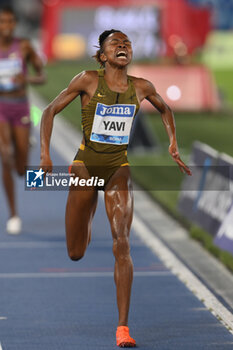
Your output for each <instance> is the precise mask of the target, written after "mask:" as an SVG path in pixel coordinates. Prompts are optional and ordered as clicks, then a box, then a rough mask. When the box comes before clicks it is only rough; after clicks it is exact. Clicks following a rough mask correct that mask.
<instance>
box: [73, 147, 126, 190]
mask: <svg viewBox="0 0 233 350" xmlns="http://www.w3.org/2000/svg"><path fill="white" fill-rule="evenodd" d="M74 162H79V163H84V164H85V166H86V168H87V170H88V173H89V175H90V177H98V178H99V179H103V180H104V186H103V187H102V188H100V189H102V190H104V188H105V186H106V185H107V183H108V181H109V179H110V178H111V176H112V175H113V174H114V173H115V172H116V170H117V169H118V168H120V167H121V166H127V165H129V163H128V159H127V151H121V152H116V153H99V152H95V151H94V150H92V149H91V148H89V147H87V146H84V145H82V144H81V145H80V148H79V150H78V152H77V154H76V156H75V158H74Z"/></svg>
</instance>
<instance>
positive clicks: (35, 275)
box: [0, 271, 172, 279]
mask: <svg viewBox="0 0 233 350" xmlns="http://www.w3.org/2000/svg"><path fill="white" fill-rule="evenodd" d="M113 275H114V273H113V271H112V272H110V271H106V272H19V273H0V279H13V278H83V277H113ZM171 275H172V273H171V272H170V271H136V272H134V276H135V277H150V276H151V277H156V276H171Z"/></svg>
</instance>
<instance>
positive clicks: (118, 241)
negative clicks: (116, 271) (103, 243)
mask: <svg viewBox="0 0 233 350" xmlns="http://www.w3.org/2000/svg"><path fill="white" fill-rule="evenodd" d="M113 254H114V256H115V258H116V259H117V260H125V259H128V258H129V257H130V243H129V238H128V237H127V236H125V235H123V236H118V237H116V238H114V239H113Z"/></svg>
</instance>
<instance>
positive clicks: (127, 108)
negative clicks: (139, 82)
mask: <svg viewBox="0 0 233 350" xmlns="http://www.w3.org/2000/svg"><path fill="white" fill-rule="evenodd" d="M98 76H99V82H98V87H97V89H96V91H95V94H94V96H93V97H92V99H91V100H90V101H89V103H88V104H87V105H86V106H85V107H84V108H82V129H83V134H84V139H85V145H83V144H81V145H80V148H79V150H78V152H77V154H76V156H75V159H74V162H82V163H84V164H85V166H86V168H87V170H88V172H89V175H90V176H91V177H92V176H98V177H99V178H103V179H104V184H105V186H106V184H107V182H108V181H109V179H110V177H111V176H112V175H113V174H114V173H115V171H116V170H117V169H118V168H119V167H120V166H125V165H128V164H129V163H128V160H127V146H128V143H129V137H130V131H131V128H132V124H133V121H134V117H135V115H136V114H137V112H138V109H139V103H138V99H137V96H136V91H135V87H134V85H133V82H132V78H131V77H130V76H128V89H127V91H126V92H124V93H118V92H115V91H112V90H110V89H109V87H108V85H107V83H106V81H105V79H104V69H99V70H98Z"/></svg>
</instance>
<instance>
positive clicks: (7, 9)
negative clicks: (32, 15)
mask: <svg viewBox="0 0 233 350" xmlns="http://www.w3.org/2000/svg"><path fill="white" fill-rule="evenodd" d="M3 12H4V13H11V14H12V15H13V16H14V17H15V19H16V18H17V17H16V13H15V11H14V9H13V8H12V7H11V6H9V5H4V6H1V7H0V14H1V13H3Z"/></svg>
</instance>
